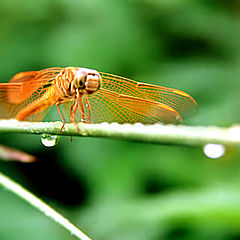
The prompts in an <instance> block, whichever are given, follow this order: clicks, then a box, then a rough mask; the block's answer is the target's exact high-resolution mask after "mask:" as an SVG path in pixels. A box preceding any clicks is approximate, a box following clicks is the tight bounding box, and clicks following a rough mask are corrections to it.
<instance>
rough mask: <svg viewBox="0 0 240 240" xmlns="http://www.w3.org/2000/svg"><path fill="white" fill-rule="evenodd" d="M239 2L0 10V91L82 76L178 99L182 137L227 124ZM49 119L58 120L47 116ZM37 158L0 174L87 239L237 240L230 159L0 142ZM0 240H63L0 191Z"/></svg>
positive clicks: (194, 152) (58, 2)
mask: <svg viewBox="0 0 240 240" xmlns="http://www.w3.org/2000/svg"><path fill="white" fill-rule="evenodd" d="M239 13H240V1H239V0H235V1H234V0H228V1H224V0H171V1H169V0H138V1H137V0H125V1H115V0H105V1H96V0H92V1H88V0H82V1H80V0H36V1H32V0H21V1H19V0H1V1H0V28H1V33H0V53H1V55H0V66H1V68H0V73H1V74H0V76H1V79H0V81H2V82H7V81H8V80H9V79H10V78H11V76H13V75H14V74H15V73H17V72H19V71H28V70H39V69H42V68H46V67H50V66H69V65H71V66H82V67H89V68H94V69H97V70H99V71H105V72H110V73H115V74H118V75H122V76H125V77H130V78H132V79H136V80H138V81H144V82H149V83H155V84H159V85H164V86H168V87H174V88H177V89H181V90H184V91H186V92H188V93H190V94H191V95H193V96H194V97H195V99H196V100H197V102H198V103H199V112H198V114H197V115H196V116H195V117H194V118H192V119H190V120H188V121H186V122H185V123H186V124H191V125H210V124H211V125H218V126H229V125H231V124H235V123H239V118H240V111H239V105H238V104H239V92H240V83H239V76H240V68H239V65H240V15H239ZM48 118H49V119H53V120H54V119H59V116H58V115H57V113H56V111H52V112H51V113H50V114H49V115H48ZM0 142H1V143H4V144H6V145H9V146H12V147H15V148H18V149H21V150H23V151H26V152H29V153H31V154H33V155H35V156H37V157H38V158H39V161H38V162H37V163H34V164H20V163H7V162H0V169H1V171H2V172H4V173H6V174H8V175H9V176H10V177H12V178H13V179H15V180H17V181H18V182H20V183H22V184H23V185H24V186H25V187H26V188H28V189H29V190H31V191H32V192H33V193H35V194H37V195H38V196H40V197H41V198H42V199H44V200H46V201H47V202H48V203H49V204H50V205H52V206H53V207H55V208H56V209H57V210H59V211H60V212H61V213H63V215H64V216H66V217H68V218H69V219H70V220H71V221H72V222H74V223H75V224H76V225H77V226H79V227H80V228H81V229H82V230H83V231H84V232H85V233H87V234H89V235H90V236H91V237H92V238H93V239H105V240H108V239H109V240H110V239H111V240H118V239H121V240H123V239H128V240H130V239H131V240H134V239H138V240H151V239H152V240H157V239H164V240H170V239H184V240H187V239H189V240H190V239H191V240H200V239H204V240H206V239H211V240H214V239H217V240H221V239H229V240H234V239H239V237H240V187H239V186H240V170H239V169H240V161H239V160H240V159H239V156H240V154H239V151H238V150H235V149H227V154H226V155H225V156H224V157H222V158H221V159H219V160H210V159H208V158H207V157H206V156H205V155H204V154H203V152H202V150H201V149H197V148H187V147H174V146H158V145H150V144H139V143H131V142H123V141H117V140H110V139H93V138H74V139H73V142H70V138H67V137H66V138H62V139H61V141H60V143H59V144H58V145H57V146H56V147H54V148H51V149H47V148H45V147H44V146H43V145H41V142H40V137H39V136H27V135H15V134H2V135H1V136H0ZM0 191H1V194H0V202H1V204H0V216H1V217H0V239H1V240H5V239H7V240H8V239H15V240H17V239H25V240H28V239H51V240H54V239H75V238H74V237H73V236H70V235H69V234H68V233H67V232H66V231H65V230H63V229H62V228H60V227H59V226H57V225H56V224H55V223H53V222H52V221H51V220H49V219H47V218H46V217H45V216H43V215H42V214H41V213H39V212H37V211H36V210H35V209H32V207H31V206H28V205H27V204H26V203H24V202H23V201H22V200H20V199H18V198H17V197H16V196H13V195H12V194H11V193H9V192H7V191H5V190H4V189H1V190H0Z"/></svg>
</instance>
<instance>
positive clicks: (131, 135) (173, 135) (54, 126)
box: [0, 119, 240, 147]
mask: <svg viewBox="0 0 240 240" xmlns="http://www.w3.org/2000/svg"><path fill="white" fill-rule="evenodd" d="M61 127H62V122H18V121H17V120H14V119H10V120H0V132H14V133H26V134H44V133H45V134H52V135H65V136H82V137H109V138H118V139H124V140H130V141H138V142H148V143H158V144H174V145H188V146H203V145H205V144H207V143H216V144H224V145H231V146H238V147H239V146H240V126H239V125H235V126H231V127H228V128H224V127H215V126H207V127H204V126H194V127H192V126H182V125H178V126H176V125H162V124H154V125H143V124H140V123H137V124H117V123H110V124H109V123H100V124H84V123H78V128H79V130H80V131H78V130H77V128H76V126H75V125H74V124H65V126H64V128H63V129H62V131H60V129H61Z"/></svg>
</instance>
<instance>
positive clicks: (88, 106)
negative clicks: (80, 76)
mask: <svg viewBox="0 0 240 240" xmlns="http://www.w3.org/2000/svg"><path fill="white" fill-rule="evenodd" d="M85 99H86V105H87V108H88V120H89V121H91V118H92V116H91V109H90V104H89V102H88V98H87V96H85Z"/></svg>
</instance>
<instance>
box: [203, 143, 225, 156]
mask: <svg viewBox="0 0 240 240" xmlns="http://www.w3.org/2000/svg"><path fill="white" fill-rule="evenodd" d="M225 150H226V149H225V147H224V145H222V144H213V143H208V144H206V145H205V146H204V147H203V152H204V153H205V155H206V156H207V157H209V158H213V159H216V158H220V157H222V156H223V155H224V154H225Z"/></svg>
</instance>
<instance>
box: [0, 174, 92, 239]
mask: <svg viewBox="0 0 240 240" xmlns="http://www.w3.org/2000/svg"><path fill="white" fill-rule="evenodd" d="M0 185H2V186H3V187H5V188H7V189H8V190H10V191H11V192H13V193H15V194H16V195H18V196H19V197H20V198H22V199H24V200H25V201H26V202H28V203H30V204H31V205H32V206H34V207H35V208H37V209H38V210H39V211H41V212H43V213H44V214H45V215H46V216H48V217H50V218H52V219H53V220H54V221H55V222H57V223H58V224H60V225H61V226H63V227H64V228H65V229H67V230H68V231H70V233H71V234H72V235H75V236H76V237H77V238H78V239H81V240H91V239H90V238H89V237H88V236H86V235H85V234H84V233H83V232H82V231H81V230H79V229H78V228H77V227H75V226H74V225H73V224H72V223H70V222H69V221H68V220H67V219H66V218H64V217H63V216H62V215H60V214H59V213H57V212H56V211H55V210H54V209H52V208H51V207H49V206H48V205H47V204H46V203H44V202H43V201H42V200H40V199H39V198H37V197H36V196H34V195H33V194H32V193H30V192H29V191H27V190H26V189H24V188H23V187H22V186H20V185H19V184H17V183H16V182H14V181H13V180H11V179H10V178H8V177H7V176H5V175H4V174H2V173H0Z"/></svg>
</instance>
